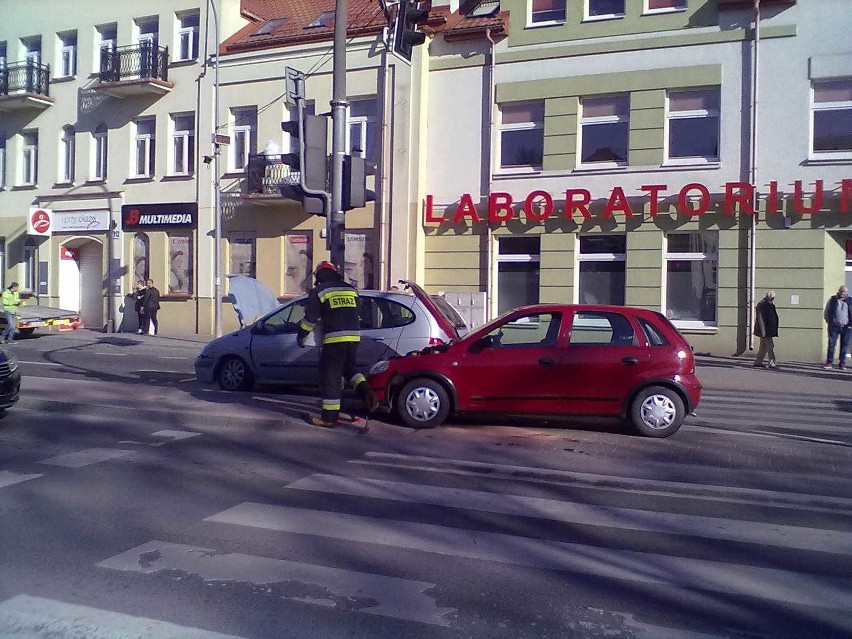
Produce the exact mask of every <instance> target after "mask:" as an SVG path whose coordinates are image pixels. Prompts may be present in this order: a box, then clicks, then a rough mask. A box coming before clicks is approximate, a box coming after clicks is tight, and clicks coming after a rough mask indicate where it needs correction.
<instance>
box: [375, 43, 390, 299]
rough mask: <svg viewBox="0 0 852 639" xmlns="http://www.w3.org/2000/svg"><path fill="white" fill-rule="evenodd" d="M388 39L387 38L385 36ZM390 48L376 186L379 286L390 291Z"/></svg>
mask: <svg viewBox="0 0 852 639" xmlns="http://www.w3.org/2000/svg"><path fill="white" fill-rule="evenodd" d="M385 37H386V38H387V36H385ZM388 58H389V56H388V47H387V46H385V47H384V49H383V50H382V75H381V84H382V87H381V89H382V90H381V96H382V98H381V102H380V103H379V109H380V112H379V122H380V123H381V124H380V129H379V135H380V136H381V137H380V138H379V150H380V153H379V167H378V172H377V178H378V184H376V204H375V206H376V208H377V209H378V210H379V286H381V287H382V288H384V289H385V290H388V289H390V287H391V282H390V265H389V262H390V236H389V229H388V211H389V210H390V207H389V206H388V200H389V199H390V193H389V192H388V173H390V155H389V153H388V130H389V127H388V122H387V121H388V117H389V116H390V117H393V110H392V109H389V108H388V90H389V89H390V86H391V79H390V77H389V75H390V64H389V62H388Z"/></svg>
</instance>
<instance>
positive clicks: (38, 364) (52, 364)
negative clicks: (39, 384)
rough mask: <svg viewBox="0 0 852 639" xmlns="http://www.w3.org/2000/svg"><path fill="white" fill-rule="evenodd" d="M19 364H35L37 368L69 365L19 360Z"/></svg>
mask: <svg viewBox="0 0 852 639" xmlns="http://www.w3.org/2000/svg"><path fill="white" fill-rule="evenodd" d="M18 364H35V365H37V366H67V364H58V363H57V362H28V361H27V360H24V359H19V360H18Z"/></svg>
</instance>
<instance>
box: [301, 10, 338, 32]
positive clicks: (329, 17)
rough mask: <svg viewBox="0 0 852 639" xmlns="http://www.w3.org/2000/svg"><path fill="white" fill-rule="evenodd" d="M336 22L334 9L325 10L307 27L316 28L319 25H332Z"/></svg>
mask: <svg viewBox="0 0 852 639" xmlns="http://www.w3.org/2000/svg"><path fill="white" fill-rule="evenodd" d="M332 24H334V11H323V12H322V13H321V14H319V15H318V16H317V17H316V18H315V19H314V21H313V22H311V23H310V24H309V25H307V26H306V27H305V29H316V28H317V27H330V26H331V25H332Z"/></svg>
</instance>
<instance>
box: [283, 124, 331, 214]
mask: <svg viewBox="0 0 852 639" xmlns="http://www.w3.org/2000/svg"><path fill="white" fill-rule="evenodd" d="M281 130H282V131H286V132H287V133H289V134H290V137H291V139H295V140H297V142H298V144H299V150H298V151H297V152H295V153H283V154H282V155H281V161H282V162H283V163H284V164H287V165H289V166H290V168H291V169H292V170H293V172H294V173H298V178H297V177H296V175H294V174H293V173H291V176H292V177H291V181H287V182H285V183H283V184H281V186H280V189H281V196H282V197H284V198H286V199H288V200H296V201H298V202H302V205H303V206H304V208H305V213H308V214H309V215H323V216H324V215H327V214H328V205H327V203H328V199H329V198H328V192H327V191H328V146H327V145H328V118H327V117H326V116H324V115H310V114H303V115H302V119H301V122H300V121H299V119H298V117H297V119H296V120H290V121H286V122H282V123H281Z"/></svg>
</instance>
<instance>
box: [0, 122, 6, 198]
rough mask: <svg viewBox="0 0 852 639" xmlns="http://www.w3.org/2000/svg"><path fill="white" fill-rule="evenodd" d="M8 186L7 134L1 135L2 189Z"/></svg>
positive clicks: (0, 178) (0, 176) (0, 184)
mask: <svg viewBox="0 0 852 639" xmlns="http://www.w3.org/2000/svg"><path fill="white" fill-rule="evenodd" d="M5 188H6V136H5V135H0V190H2V189H5Z"/></svg>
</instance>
